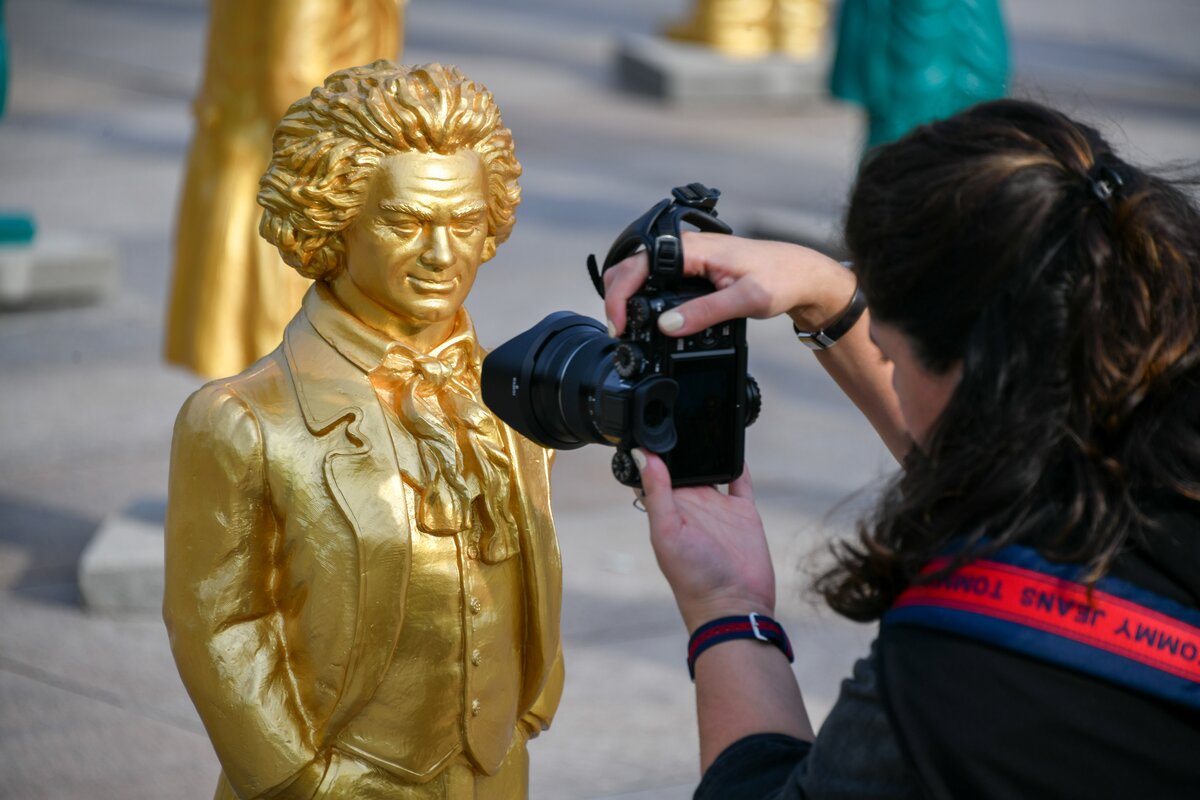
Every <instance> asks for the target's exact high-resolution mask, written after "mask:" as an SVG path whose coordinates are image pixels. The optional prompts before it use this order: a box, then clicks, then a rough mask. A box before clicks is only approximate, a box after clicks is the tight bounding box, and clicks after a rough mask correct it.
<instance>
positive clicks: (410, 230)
mask: <svg viewBox="0 0 1200 800" xmlns="http://www.w3.org/2000/svg"><path fill="white" fill-rule="evenodd" d="M389 227H391V229H392V230H393V231H395V232H396V233H397V234H399V235H400V236H406V237H407V236H415V235H417V234H418V233H420V231H421V223H419V222H417V221H416V220H415V219H396V220H392V221H391V223H390V224H389Z"/></svg>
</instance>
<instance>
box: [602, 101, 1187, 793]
mask: <svg viewBox="0 0 1200 800" xmlns="http://www.w3.org/2000/svg"><path fill="white" fill-rule="evenodd" d="M846 241H847V245H848V247H849V249H850V251H851V253H852V254H853V259H854V269H853V271H850V270H846V269H845V268H843V267H842V266H840V265H838V264H836V263H835V262H832V261H830V260H829V259H827V258H825V257H823V256H821V255H820V254H818V253H815V252H813V251H810V250H807V249H804V248H801V247H798V246H793V245H787V244H781V243H775V242H761V241H750V240H743V239H737V238H735V237H725V236H718V235H712V234H690V235H688V236H687V238H686V239H685V246H684V250H685V254H686V258H687V264H686V270H687V272H688V273H689V274H694V275H702V276H704V277H706V278H708V279H709V280H710V281H711V282H712V283H713V284H714V285H715V286H716V287H717V289H718V291H716V292H714V293H713V294H711V295H708V296H705V297H703V298H700V299H697V300H694V301H692V302H690V303H687V304H685V305H683V306H680V307H679V308H678V309H677V310H676V312H674V313H668V314H666V315H664V316H663V317H662V319H661V321H660V324H661V327H662V328H663V330H664V332H666V333H670V334H673V335H687V334H690V333H694V332H696V331H699V330H703V329H704V328H706V327H708V326H710V325H713V324H715V323H717V322H719V321H721V320H725V319H731V318H735V317H742V316H747V317H755V318H765V317H771V316H776V315H779V314H785V313H786V314H788V315H789V316H790V317H791V318H792V320H793V321H794V323H795V325H796V328H797V330H798V332H806V331H807V332H816V331H823V332H824V334H823V335H822V336H817V337H815V340H816V341H815V342H814V344H815V346H816V347H817V348H820V347H821V343H824V344H825V345H827V346H826V347H824V349H818V352H817V358H818V359H819V360H820V361H821V363H822V365H823V366H824V367H825V368H826V369H827V370H828V372H829V373H830V374H831V375H832V376H833V378H834V379H835V380H836V381H837V383H838V384H839V386H841V387H842V389H843V390H844V391H845V392H846V394H847V395H848V396H849V397H850V399H851V400H852V401H853V402H854V403H855V404H856V405H857V406H858V407H859V408H860V409H861V410H862V411H863V413H864V414H865V415H866V416H867V418H868V419H869V420H870V422H871V423H872V424H873V425H874V427H875V428H876V430H877V431H878V432H879V434H880V436H881V437H882V438H883V440H884V441H885V443H886V444H887V445H888V447H889V448H890V449H891V451H892V452H893V453H894V454H895V455H896V457H897V459H898V460H900V461H901V462H902V464H903V470H902V471H901V473H900V474H899V476H898V477H897V478H896V479H895V481H894V482H893V483H892V484H891V485H890V486H889V487H888V488H887V490H886V491H885V492H884V494H883V496H882V499H881V501H880V503H879V506H878V508H877V510H876V512H875V514H874V515H873V517H872V518H871V519H869V520H866V521H864V522H863V523H862V524H861V526H860V531H859V535H858V537H857V539H856V540H855V541H852V542H847V543H842V544H840V545H837V546H835V549H834V552H835V555H836V563H835V566H834V567H833V568H832V569H831V570H830V571H829V572H828V573H826V574H825V575H824V576H823V577H822V578H821V579H820V581H819V583H818V589H819V590H820V591H821V592H822V593H823V595H824V596H825V598H826V599H827V601H828V603H829V604H830V606H831V607H832V608H833V609H834V610H835V611H837V612H839V613H841V614H843V615H844V616H847V617H849V618H850V619H854V620H858V621H873V620H881V625H880V633H879V636H878V638H877V640H876V642H875V644H874V645H873V647H872V649H871V652H870V653H869V654H868V655H867V656H866V657H865V658H863V659H862V660H861V661H859V662H858V663H857V664H856V665H855V667H854V671H853V675H852V677H850V678H848V679H847V680H846V681H845V682H844V684H843V688H842V693H841V696H840V698H839V700H838V702H837V704H836V705H835V707H834V709H833V710H832V712H831V713H830V715H829V718H828V719H827V720H826V722H825V724H824V726H823V727H822V730H821V734H820V735H819V736H815V737H814V734H813V731H812V727H811V725H810V723H809V722H808V719H807V716H806V714H805V710H804V704H803V701H802V699H801V696H800V692H799V689H798V687H797V686H796V682H795V679H794V676H793V674H792V671H791V669H790V667H789V658H790V649H789V647H788V644H787V641H786V636H784V635H783V634H782V633H781V632H780V630H779V628H778V626H777V624H776V623H774V621H773V620H770V619H769V617H770V615H771V614H772V613H773V610H774V604H775V579H774V571H773V567H772V564H771V561H770V556H769V554H768V551H767V545H766V541H765V537H764V536H763V532H762V525H761V521H760V519H759V516H758V513H757V511H756V509H755V506H754V499H753V494H752V491H751V483H750V478H749V475H748V474H745V475H743V477H742V478H740V479H739V480H737V481H735V482H734V483H733V484H732V485H731V486H730V487H729V489H728V492H727V493H723V492H721V491H719V490H717V489H716V488H713V487H703V488H689V489H677V490H672V488H671V486H670V477H669V475H668V474H667V472H666V468H665V466H664V464H663V463H662V461H661V460H659V459H658V458H657V457H655V456H653V455H649V454H645V453H638V454H637V459H638V460H639V465H641V466H642V479H643V485H644V491H645V498H644V501H645V505H646V508H647V511H648V514H649V521H650V529H651V541H652V544H653V546H654V549H655V553H656V555H657V557H658V562H659V564H660V566H661V568H662V570H663V573H664V574H665V575H666V577H667V580H668V582H669V583H670V585H671V588H672V590H673V592H674V594H675V598H676V601H677V603H678V606H679V610H680V613H681V614H682V616H683V620H684V622H685V624H686V625H687V628H688V630H689V632H691V633H692V641H691V643H690V646H689V663H690V664H692V665H693V667H694V679H695V684H696V697H697V705H698V716H699V725H700V747H701V764H702V768H703V770H704V773H705V775H704V779H703V781H702V783H701V785H700V788H699V789H698V790H697V797H705V798H708V797H712V798H739V800H741V799H743V798H754V797H786V798H795V797H812V798H818V797H841V798H851V797H922V796H929V797H938V798H963V797H971V798H987V797H1067V796H1071V797H1089V798H1096V797H1132V796H1136V797H1183V796H1196V792H1197V790H1200V755H1198V754H1200V659H1198V655H1197V646H1200V611H1198V610H1197V606H1198V605H1200V213H1198V212H1197V209H1196V207H1195V205H1194V204H1193V203H1192V201H1191V200H1190V199H1189V198H1188V196H1187V195H1185V194H1184V193H1183V192H1182V191H1180V190H1179V189H1178V188H1176V187H1174V186H1172V185H1171V184H1170V183H1169V182H1167V181H1165V180H1163V179H1161V178H1158V177H1155V176H1152V175H1150V174H1148V173H1146V172H1144V171H1142V170H1139V169H1137V168H1136V167H1133V166H1131V165H1129V164H1127V163H1125V162H1124V161H1122V160H1121V159H1120V158H1118V157H1117V156H1116V155H1115V154H1114V153H1113V151H1112V149H1111V148H1110V147H1109V145H1108V144H1107V143H1106V142H1105V141H1104V140H1103V139H1102V138H1101V137H1100V135H1099V134H1098V133H1097V132H1096V131H1094V130H1092V129H1091V128H1089V127H1087V126H1085V125H1081V124H1079V123H1077V122H1074V121H1072V120H1071V119H1069V118H1067V117H1066V116H1064V115H1062V114H1060V113H1058V112H1056V111H1053V110H1050V109H1048V108H1044V107H1042V106H1038V105H1035V104H1031V103H1026V102H1020V101H1012V100H1002V101H997V102H993V103H986V104H983V105H979V106H976V107H974V108H973V109H970V110H968V111H965V112H963V113H960V114H958V115H956V116H954V117H951V118H949V119H946V120H943V121H940V122H936V123H933V124H930V125H926V126H923V127H921V128H918V129H917V130H915V131H914V132H913V133H911V134H909V135H908V136H906V137H905V138H903V139H901V140H899V141H898V142H895V143H893V144H891V145H887V146H885V147H883V148H881V149H879V150H877V151H876V152H874V153H873V154H872V155H871V156H870V157H869V158H868V159H867V161H866V162H865V163H864V166H863V167H862V169H861V171H860V174H859V177H858V180H857V183H856V186H855V188H854V191H853V194H852V197H851V202H850V207H849V211H848V215H847V221H846ZM645 270H646V265H645V259H644V257H638V256H635V257H633V258H630V259H627V260H626V261H624V262H622V263H621V264H619V265H617V266H616V267H614V268H613V269H612V270H610V271H609V272H608V273H607V274H606V275H605V281H606V284H607V286H608V294H607V300H606V310H607V313H608V315H609V319H610V321H611V324H612V326H613V327H614V329H616V330H621V329H622V328H623V326H624V322H625V319H624V303H625V299H626V298H627V297H628V296H629V295H630V294H631V293H632V292H633V291H634V290H635V289H636V288H637V286H639V285H640V284H641V282H642V280H643V279H644V277H645ZM851 298H853V299H851ZM862 298H865V305H866V307H867V308H869V313H868V312H865V311H862V305H863V303H862ZM802 338H804V335H803V334H802ZM808 338H810V339H813V338H814V337H808ZM831 340H836V341H834V342H833V343H832V344H830V342H831ZM981 581H982V582H981ZM1005 587H1006V588H1005ZM1021 587H1023V588H1021ZM1016 588H1020V592H1019V593H1015V594H1014V589H1016ZM1002 589H1003V591H1002ZM1005 603H1007V605H1005ZM989 604H990V605H989ZM772 644H774V645H776V646H770V645H772ZM796 645H797V647H800V648H802V647H803V646H804V643H803V642H797V643H796Z"/></svg>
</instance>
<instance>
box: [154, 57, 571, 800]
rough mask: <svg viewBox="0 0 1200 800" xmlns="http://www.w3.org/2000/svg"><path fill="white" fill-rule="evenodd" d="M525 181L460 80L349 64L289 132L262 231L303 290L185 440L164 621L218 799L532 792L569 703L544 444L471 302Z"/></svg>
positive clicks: (484, 96)
mask: <svg viewBox="0 0 1200 800" xmlns="http://www.w3.org/2000/svg"><path fill="white" fill-rule="evenodd" d="M520 172H521V167H520V164H519V163H518V162H517V160H516V157H515V155H514V151H513V143H512V134H511V132H510V131H509V130H508V129H507V128H505V127H504V125H503V122H502V120H501V117H500V112H499V109H498V108H497V107H496V104H495V102H494V100H493V99H492V95H491V94H490V93H489V92H488V91H487V90H486V89H484V88H483V87H482V86H480V85H478V84H476V83H474V82H472V81H470V80H468V79H467V78H466V77H464V76H463V75H462V73H460V72H459V71H458V70H457V69H456V68H454V67H443V66H440V65H437V64H428V65H425V66H421V67H401V66H396V65H394V64H392V63H390V62H386V61H378V62H376V63H374V64H372V65H370V66H367V67H355V68H352V69H346V70H342V71H340V72H336V73H334V74H333V75H331V76H330V77H329V78H328V79H326V81H325V84H324V86H323V87H320V88H318V89H315V90H313V92H312V94H311V95H310V96H308V97H306V98H305V99H303V100H300V101H298V102H296V103H295V104H294V105H292V107H291V108H290V109H289V111H288V114H287V116H286V117H285V118H284V119H283V121H282V122H280V124H279V126H278V128H277V129H276V132H275V139H274V152H273V155H272V159H271V163H270V166H269V168H268V170H267V172H266V174H265V175H264V176H263V177H262V182H261V191H260V193H259V195H258V200H259V203H260V204H261V205H262V206H263V207H264V208H265V209H266V211H265V213H264V214H263V218H262V234H263V236H264V237H265V238H266V239H267V240H268V241H270V242H271V243H272V244H274V245H275V246H277V247H278V248H279V251H280V253H281V254H282V255H283V258H284V260H285V261H286V262H287V263H288V264H289V265H291V266H292V267H295V268H296V270H297V271H298V272H300V273H301V274H302V275H304V276H306V277H309V278H312V279H314V283H313V285H312V287H311V288H310V289H309V290H308V292H307V294H306V295H305V297H304V301H303V304H302V307H301V309H300V311H299V313H297V314H296V316H295V318H294V319H292V321H291V322H290V323H289V324H288V326H287V330H286V332H285V334H284V336H283V343H282V344H280V345H279V347H277V348H276V349H275V350H274V351H273V352H271V353H270V354H268V355H267V356H265V357H264V358H262V359H261V360H259V361H258V363H256V364H254V365H253V366H252V367H250V368H249V369H247V370H246V371H244V372H243V373H241V374H240V375H238V376H236V377H233V378H228V379H224V380H219V381H214V382H213V383H210V384H208V385H207V386H205V387H203V388H202V389H200V390H199V391H198V392H196V394H194V395H193V396H192V397H191V398H189V399H188V401H187V403H186V404H185V406H184V408H183V410H182V411H181V412H180V415H179V419H178V421H177V423H176V426H175V439H174V443H173V445H172V452H171V476H170V492H169V496H168V509H167V524H166V536H167V541H166V594H165V598H164V617H165V620H166V623H167V628H168V631H169V634H170V638H171V648H172V651H173V653H174V656H175V661H176V664H177V665H178V668H179V672H180V675H181V676H182V678H183V682H184V685H185V686H186V687H187V690H188V692H189V694H190V695H191V698H192V700H193V702H194V703H195V705H196V708H197V710H198V711H199V713H200V717H201V719H202V720H203V722H204V725H205V727H206V729H207V730H208V734H209V736H210V738H211V739H212V743H213V746H214V748H215V749H216V752H217V755H218V757H219V759H220V762H221V766H222V771H223V774H222V777H221V781H220V785H219V788H218V791H217V798H220V799H222V800H227V799H228V798H234V797H240V798H258V797H263V798H266V797H270V798H282V799H283V800H291V799H292V798H295V799H297V800H299V799H300V798H303V799H304V800H309V798H355V799H356V800H357V799H359V798H366V799H367V800H370V799H372V798H378V799H380V800H382V799H383V798H404V800H416V799H418V798H420V799H422V800H425V799H428V800H433V799H435V798H436V799H437V800H460V799H462V798H480V799H482V798H523V797H525V796H527V794H528V756H527V754H526V746H525V744H526V741H527V740H528V739H529V738H531V737H533V736H536V735H537V734H538V733H539V732H541V731H542V730H544V729H545V728H547V727H548V726H549V724H550V719H551V716H552V715H553V712H554V710H555V708H556V706H557V704H558V699H559V695H560V693H561V691H562V680H563V673H562V656H561V648H560V644H559V612H560V605H561V595H562V578H561V570H562V568H561V562H560V558H559V553H558V545H557V540H556V538H555V532H554V524H553V520H552V518H551V515H550V493H549V469H550V456H551V454H550V452H549V451H546V450H543V449H542V448H540V447H538V446H536V445H534V444H532V443H531V442H529V441H528V440H525V439H522V438H521V437H520V436H518V435H517V434H516V433H514V432H513V431H512V430H511V429H510V428H508V427H507V426H506V425H504V424H503V423H502V422H500V420H498V419H496V418H495V417H494V416H493V415H492V414H491V412H490V411H489V410H488V409H487V408H486V407H485V406H484V405H483V404H482V402H481V399H480V389H479V369H480V362H481V360H482V355H483V354H482V352H481V351H480V347H479V344H478V343H477V341H476V339H475V333H474V329H473V327H472V324H471V320H470V317H469V316H468V315H467V312H466V311H465V310H464V309H463V308H462V303H463V300H464V299H465V298H466V296H467V293H468V292H469V291H470V289H471V286H472V284H473V282H474V280H475V275H476V271H477V270H478V269H479V266H480V265H481V264H482V263H483V262H485V261H487V260H488V259H490V258H491V257H492V256H493V255H494V254H495V252H496V247H497V245H498V244H500V243H501V242H503V241H504V240H505V239H507V238H508V236H509V233H510V232H511V230H512V226H513V222H514V215H515V210H516V206H517V204H518V202H519V201H520V187H519V186H518V183H517V178H518V176H519V175H520Z"/></svg>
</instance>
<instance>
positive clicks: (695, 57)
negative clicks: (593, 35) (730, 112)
mask: <svg viewBox="0 0 1200 800" xmlns="http://www.w3.org/2000/svg"><path fill="white" fill-rule="evenodd" d="M616 69H617V81H618V83H619V85H620V86H621V87H622V88H623V89H626V90H628V91H630V92H634V93H637V94H645V95H650V96H651V97H656V98H659V99H661V100H663V101H666V102H668V103H671V104H673V105H730V106H762V105H764V104H765V105H771V106H795V105H803V104H805V103H808V102H812V101H815V100H820V99H822V98H824V97H825V96H826V95H827V89H826V76H827V75H828V73H829V56H828V55H826V54H822V55H821V56H818V57H817V58H815V59H813V60H811V61H797V60H795V59H791V58H786V57H784V56H769V57H766V58H757V59H746V60H742V59H736V58H730V57H728V56H724V55H721V54H720V53H717V52H715V51H714V50H712V49H710V48H708V47H702V46H699V45H695V44H688V43H686V42H676V41H672V40H669V39H663V38H659V37H657V36H647V35H644V34H631V35H629V36H627V37H625V38H624V39H622V40H621V42H620V44H619V46H618V48H617V63H616ZM734 122H735V123H736V120H735V121H734Z"/></svg>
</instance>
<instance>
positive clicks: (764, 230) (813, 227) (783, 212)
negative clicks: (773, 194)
mask: <svg viewBox="0 0 1200 800" xmlns="http://www.w3.org/2000/svg"><path fill="white" fill-rule="evenodd" d="M741 229H742V230H743V231H744V232H745V234H746V235H747V236H752V237H754V238H757V239H773V240H775V241H780V242H794V243H795V244H802V245H804V246H805V247H811V248H812V249H814V250H817V251H819V252H822V253H824V254H825V255H827V256H830V257H831V258H836V259H837V260H839V261H843V260H845V259H846V258H847V255H846V252H847V251H846V243H845V241H844V238H843V235H842V224H841V220H839V219H838V218H837V217H835V216H834V215H832V214H817V213H813V212H809V211H797V210H790V209H776V208H764V209H759V210H757V211H755V212H753V213H751V214H749V215H747V216H746V218H745V222H743V224H742V225H741Z"/></svg>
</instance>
